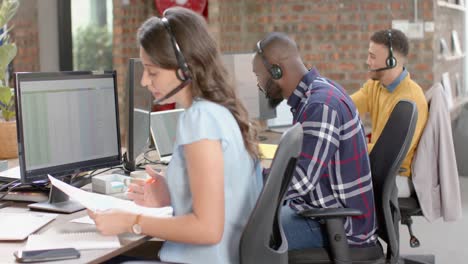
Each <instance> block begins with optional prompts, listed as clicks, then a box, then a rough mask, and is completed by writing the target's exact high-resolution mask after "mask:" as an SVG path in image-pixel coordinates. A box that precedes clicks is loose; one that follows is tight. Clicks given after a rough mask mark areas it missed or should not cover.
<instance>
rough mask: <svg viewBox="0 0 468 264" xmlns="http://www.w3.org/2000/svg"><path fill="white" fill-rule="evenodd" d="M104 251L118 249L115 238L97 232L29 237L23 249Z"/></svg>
mask: <svg viewBox="0 0 468 264" xmlns="http://www.w3.org/2000/svg"><path fill="white" fill-rule="evenodd" d="M70 247H71V248H76V249H78V250H86V249H106V248H118V247H120V241H119V238H118V237H117V236H104V235H101V234H99V233H97V232H84V233H64V234H40V235H30V236H29V237H28V242H27V243H26V246H25V249H27V250H40V249H56V248H70Z"/></svg>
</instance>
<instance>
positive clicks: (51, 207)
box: [28, 185, 85, 214]
mask: <svg viewBox="0 0 468 264" xmlns="http://www.w3.org/2000/svg"><path fill="white" fill-rule="evenodd" d="M28 207H29V208H30V209H31V210H38V211H49V212H54V213H66V214H71V213H74V212H78V211H80V210H84V209H85V207H84V206H82V205H81V204H80V203H78V202H76V201H72V200H70V198H69V197H68V195H66V194H65V193H64V192H62V191H61V190H59V189H58V188H57V187H55V186H53V185H52V186H51V188H50V192H49V200H48V201H47V202H42V203H34V204H29V205H28Z"/></svg>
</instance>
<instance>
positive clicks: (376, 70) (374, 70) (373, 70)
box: [369, 66, 395, 72]
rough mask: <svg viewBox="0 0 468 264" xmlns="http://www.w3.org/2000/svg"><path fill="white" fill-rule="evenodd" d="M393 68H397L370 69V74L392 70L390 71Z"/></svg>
mask: <svg viewBox="0 0 468 264" xmlns="http://www.w3.org/2000/svg"><path fill="white" fill-rule="evenodd" d="M393 68H395V66H393V67H390V66H387V67H383V68H378V69H370V70H369V71H370V72H379V71H385V70H390V69H393Z"/></svg>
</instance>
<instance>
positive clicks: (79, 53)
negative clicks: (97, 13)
mask: <svg viewBox="0 0 468 264" xmlns="http://www.w3.org/2000/svg"><path fill="white" fill-rule="evenodd" d="M73 63H74V68H75V69H76V70H109V69H112V34H111V33H110V32H109V31H108V30H107V26H96V25H89V26H86V27H84V28H78V30H77V32H76V34H74V39H73Z"/></svg>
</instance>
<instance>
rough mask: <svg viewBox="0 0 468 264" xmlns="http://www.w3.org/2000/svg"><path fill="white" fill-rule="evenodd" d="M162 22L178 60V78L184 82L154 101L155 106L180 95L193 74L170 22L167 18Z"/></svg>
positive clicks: (162, 19)
mask: <svg viewBox="0 0 468 264" xmlns="http://www.w3.org/2000/svg"><path fill="white" fill-rule="evenodd" d="M161 22H162V23H163V25H164V28H165V29H166V31H167V33H168V34H169V37H170V39H171V43H172V48H173V50H174V53H175V56H176V59H177V65H178V67H179V68H178V69H177V70H176V76H177V79H179V80H180V81H182V83H181V84H179V85H178V86H177V87H176V88H174V89H173V90H172V91H170V92H169V93H168V94H166V95H165V96H163V97H162V98H160V99H156V100H154V101H153V104H160V103H161V102H162V101H164V100H166V99H168V98H170V97H172V96H173V95H174V94H176V93H178V92H179V91H180V90H182V89H183V88H184V87H185V86H187V85H188V84H189V83H191V82H192V74H191V72H190V69H189V67H188V64H187V61H186V60H185V57H184V54H182V51H181V50H180V46H179V44H177V41H176V38H175V36H174V34H173V32H172V29H171V25H170V24H169V20H168V19H167V18H166V17H163V18H161ZM181 73H182V76H181Z"/></svg>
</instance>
